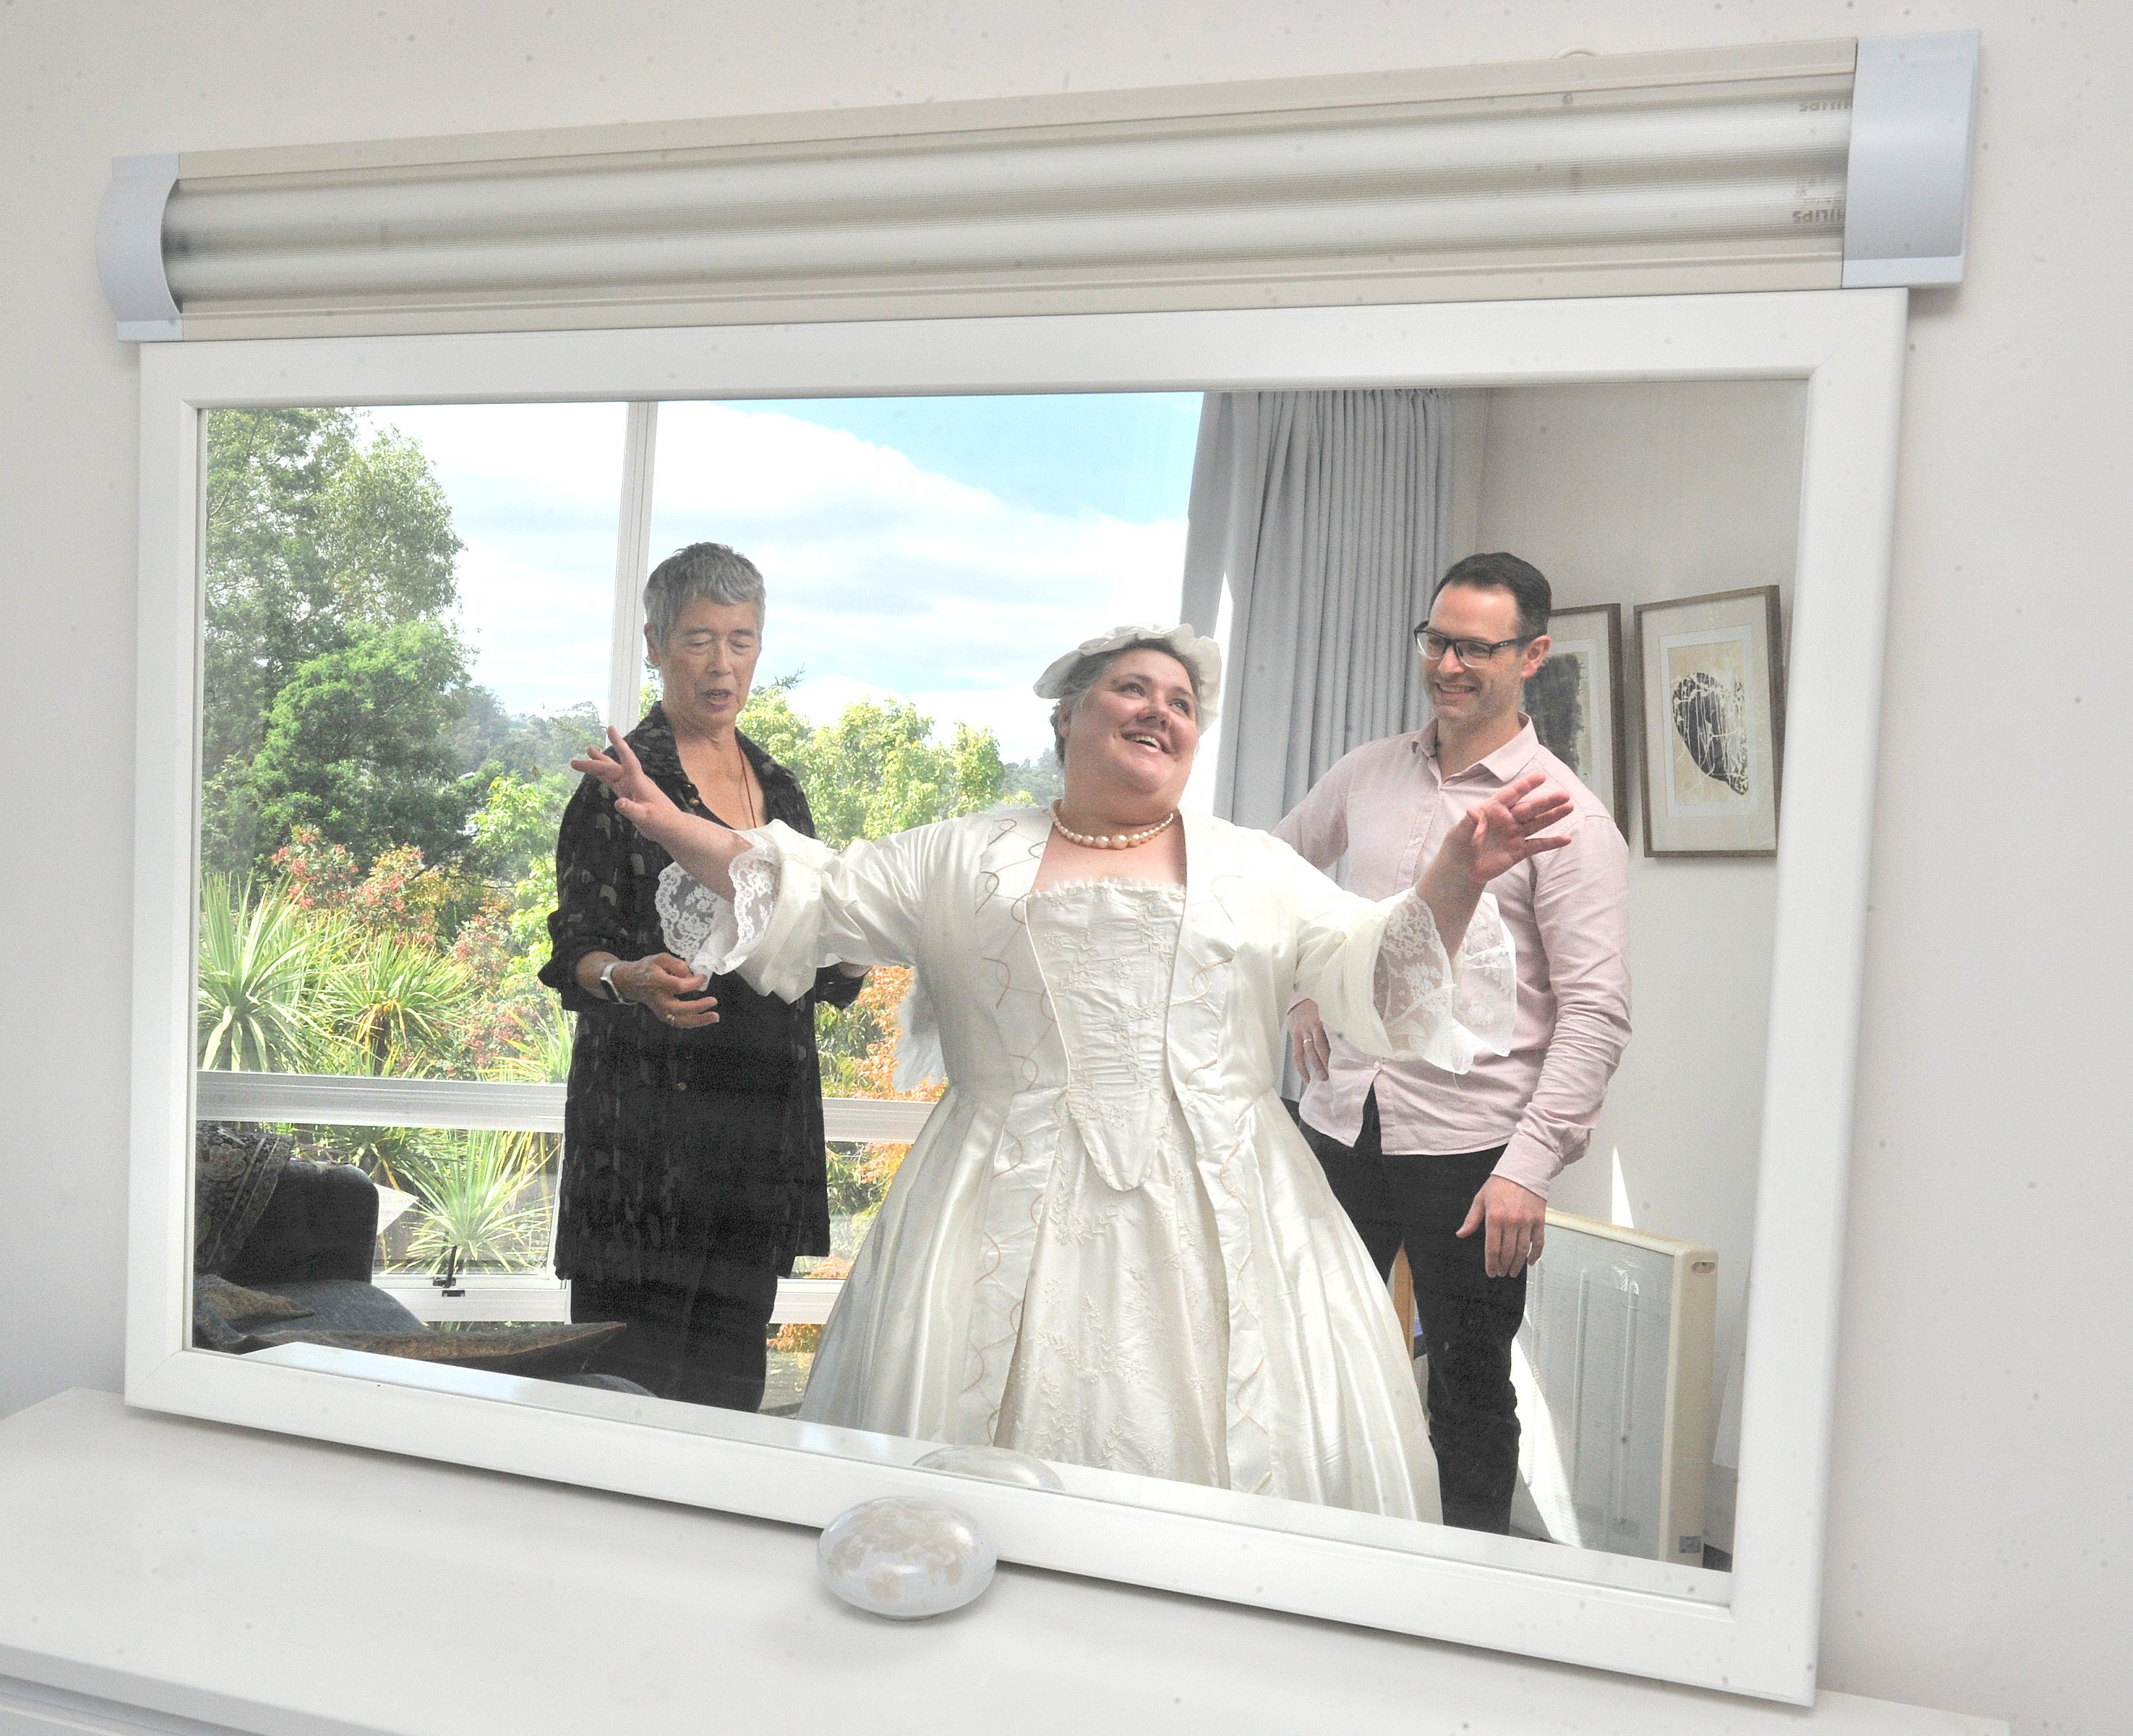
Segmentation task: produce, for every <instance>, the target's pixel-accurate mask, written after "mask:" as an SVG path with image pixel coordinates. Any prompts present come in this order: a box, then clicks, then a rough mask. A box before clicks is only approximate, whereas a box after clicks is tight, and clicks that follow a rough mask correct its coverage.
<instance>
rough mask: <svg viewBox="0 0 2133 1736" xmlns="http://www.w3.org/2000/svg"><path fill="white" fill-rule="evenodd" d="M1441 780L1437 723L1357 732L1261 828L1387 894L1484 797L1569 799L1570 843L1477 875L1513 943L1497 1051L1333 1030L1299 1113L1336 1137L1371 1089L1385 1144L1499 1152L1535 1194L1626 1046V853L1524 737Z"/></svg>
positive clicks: (1573, 1148) (1348, 1129)
mask: <svg viewBox="0 0 2133 1736" xmlns="http://www.w3.org/2000/svg"><path fill="white" fill-rule="evenodd" d="M1521 721H1522V722H1523V724H1524V728H1522V729H1520V730H1519V733H1518V734H1517V735H1516V736H1514V738H1512V739H1511V740H1510V741H1509V742H1507V743H1505V744H1504V745H1503V746H1502V747H1500V748H1498V749H1497V750H1496V751H1495V753H1491V754H1490V755H1489V756H1488V757H1487V758H1485V759H1482V760H1478V761H1476V762H1475V763H1474V764H1473V765H1471V766H1469V767H1467V768H1466V770H1465V771H1464V772H1460V773H1458V774H1457V776H1455V777H1444V776H1442V773H1441V772H1439V770H1438V768H1437V725H1436V724H1434V723H1432V724H1429V725H1428V726H1427V727H1426V728H1424V729H1421V730H1418V731H1417V732H1415V733H1413V734H1409V735H1395V736H1390V737H1388V738H1386V739H1385V740H1384V741H1379V742H1371V743H1367V744H1366V745H1365V746H1363V747H1360V748H1356V749H1355V752H1354V753H1351V754H1349V755H1347V756H1346V757H1345V758H1343V759H1342V760H1341V762H1340V763H1339V764H1337V765H1336V766H1335V767H1333V769H1332V770H1331V772H1327V774H1326V776H1325V777H1322V778H1321V779H1320V780H1319V781H1318V782H1317V785H1316V786H1314V787H1313V788H1312V791H1311V793H1310V794H1309V795H1308V796H1305V797H1304V798H1303V800H1302V801H1300V802H1298V804H1297V805H1296V807H1295V809H1294V810H1293V812H1292V813H1290V815H1288V818H1287V819H1285V820H1283V821H1282V823H1281V824H1280V825H1278V826H1277V827H1275V828H1274V832H1275V835H1276V836H1278V837H1279V838H1281V839H1284V840H1286V841H1287V842H1288V844H1292V845H1293V846H1294V847H1295V849H1297V851H1298V854H1301V855H1302V857H1303V858H1305V860H1307V861H1308V862H1312V863H1316V864H1317V866H1318V867H1320V868H1331V867H1332V865H1333V864H1334V863H1336V862H1337V861H1339V860H1340V859H1341V857H1343V856H1346V858H1348V870H1347V873H1346V877H1345V878H1346V884H1347V887H1348V889H1349V890H1350V891H1351V892H1359V893H1360V894H1361V895H1362V896H1363V897H1366V898H1389V897H1392V896H1393V894H1394V893H1395V892H1400V891H1403V890H1404V889H1405V888H1406V887H1410V886H1412V885H1413V884H1414V882H1415V877H1416V876H1417V875H1418V873H1420V872H1421V871H1422V868H1423V864H1424V863H1427V862H1428V860H1429V858H1431V857H1432V855H1434V854H1436V851H1437V845H1438V844H1439V843H1440V842H1441V841H1442V839H1443V837H1444V834H1445V833H1446V832H1447V830H1449V829H1450V828H1451V827H1452V825H1455V824H1456V823H1457V821H1458V820H1459V818H1460V817H1461V815H1463V814H1465V813H1466V810H1467V809H1469V808H1471V807H1472V806H1473V805H1474V804H1475V803H1476V802H1477V801H1481V799H1482V798H1483V797H1484V796H1486V795H1488V794H1489V793H1490V792H1491V791H1495V790H1497V789H1499V788H1500V787H1501V786H1504V785H1505V784H1508V783H1509V782H1511V781H1514V779H1517V778H1519V777H1523V776H1524V774H1525V773H1527V772H1546V773H1547V774H1548V781H1550V782H1551V783H1553V784H1555V785H1557V786H1559V787H1560V788H1562V789H1563V790H1565V791H1568V792H1569V795H1570V797H1571V800H1572V802H1574V803H1575V804H1576V806H1575V809H1574V811H1573V812H1572V815H1571V818H1570V819H1569V820H1567V821H1566V822H1564V824H1563V825H1561V826H1559V827H1555V828H1552V829H1551V830H1552V831H1553V832H1560V833H1564V834H1567V835H1568V836H1569V837H1570V839H1572V843H1571V844H1570V847H1569V848H1568V849H1562V850H1553V851H1550V852H1548V853H1547V854H1543V855H1540V856H1536V857H1534V858H1530V859H1529V860H1528V861H1525V862H1523V863H1520V864H1519V866H1518V867H1517V868H1513V869H1512V870H1511V871H1510V873H1508V874H1500V875H1499V876H1497V878H1495V879H1494V880H1492V881H1490V882H1489V890H1490V892H1493V893H1495V897H1496V902H1497V905H1498V906H1499V907H1500V909H1501V911H1502V912H1503V917H1504V921H1505V924H1506V925H1507V926H1509V929H1510V931H1511V935H1512V937H1513V939H1514V940H1515V941H1516V943H1517V945H1518V955H1519V956H1518V974H1519V1009H1518V1020H1517V1023H1516V1025H1515V1027H1514V1031H1513V1033H1512V1037H1511V1051H1510V1053H1509V1054H1508V1055H1489V1054H1482V1055H1479V1056H1476V1057H1475V1060H1474V1065H1473V1069H1472V1070H1471V1071H1470V1072H1467V1073H1464V1074H1454V1073H1447V1072H1444V1071H1442V1070H1441V1069H1438V1068H1436V1067H1432V1066H1431V1065H1429V1064H1428V1062H1426V1061H1389V1060H1379V1059H1378V1058H1377V1057H1376V1056H1369V1055H1365V1054H1363V1053H1361V1052H1360V1051H1358V1050H1356V1049H1355V1048H1353V1047H1351V1046H1350V1045H1348V1044H1347V1043H1346V1042H1343V1041H1341V1039H1340V1038H1339V1037H1338V1036H1335V1037H1333V1038H1331V1043H1330V1047H1331V1051H1332V1060H1331V1067H1330V1071H1331V1075H1332V1076H1331V1078H1330V1079H1327V1080H1312V1082H1311V1083H1310V1084H1308V1085H1307V1087H1306V1088H1305V1089H1304V1093H1303V1103H1302V1110H1303V1118H1304V1119H1305V1120H1306V1121H1307V1122H1309V1123H1311V1125H1312V1127H1314V1128H1317V1129H1318V1130H1319V1131H1320V1132H1323V1133H1330V1134H1331V1135H1332V1137H1334V1138H1336V1139H1338V1140H1341V1141H1342V1142H1345V1143H1347V1144H1351V1145H1352V1144H1353V1143H1354V1142H1355V1137H1356V1135H1357V1134H1358V1133H1359V1132H1360V1131H1361V1128H1362V1123H1363V1104H1364V1101H1365V1099H1367V1098H1368V1097H1369V1095H1370V1090H1371V1088H1372V1087H1373V1086H1375V1088H1376V1089H1377V1094H1378V1116H1379V1123H1380V1125H1381V1127H1382V1128H1383V1134H1384V1140H1383V1145H1384V1150H1385V1151H1387V1152H1415V1153H1419V1154H1422V1155H1425V1156H1440V1157H1442V1156H1451V1155H1453V1154H1455V1153H1460V1152H1485V1151H1487V1150H1489V1149H1490V1147H1494V1146H1499V1145H1500V1146H1502V1147H1505V1151H1504V1155H1503V1157H1502V1158H1501V1159H1500V1161H1498V1162H1497V1165H1496V1171H1495V1172H1496V1174H1498V1175H1499V1176H1505V1177H1506V1178H1508V1179H1509V1180H1510V1181H1515V1182H1517V1183H1518V1184H1519V1185H1520V1186H1521V1187H1525V1188H1530V1189H1531V1190H1533V1191H1534V1193H1536V1194H1538V1195H1540V1196H1541V1197H1542V1198H1543V1199H1546V1198H1547V1197H1548V1184H1549V1183H1550V1182H1551V1181H1553V1180H1554V1179H1555V1177H1556V1176H1558V1175H1559V1174H1561V1173H1562V1166H1564V1165H1565V1164H1567V1163H1575V1162H1576V1161H1577V1160H1578V1159H1579V1158H1580V1157H1583V1156H1584V1155H1585V1147H1586V1142H1587V1140H1589V1139H1590V1138H1591V1134H1592V1123H1594V1121H1596V1119H1597V1118H1599V1114H1600V1104H1601V1100H1602V1099H1604V1098H1605V1097H1606V1094H1607V1081H1608V1080H1610V1079H1611V1078H1612V1077H1613V1076H1614V1072H1615V1063H1616V1062H1618V1061H1619V1060H1621V1058H1622V1050H1623V1048H1624V1046H1625V1045H1626V1044H1627V1043H1628V1042H1629V1041H1630V964H1629V949H1630V853H1629V847H1628V846H1627V845H1626V844H1624V843H1623V841H1622V834H1621V833H1620V830H1617V828H1616V827H1615V821H1614V819H1613V816H1612V815H1610V814H1609V813H1608V812H1607V810H1606V808H1605V807H1604V806H1602V805H1601V802H1600V799H1599V798H1598V797H1597V796H1595V795H1593V793H1592V792H1591V791H1590V790H1588V789H1587V788H1586V787H1585V786H1584V785H1583V784H1582V783H1581V782H1579V781H1578V779H1577V774H1576V773H1575V772H1572V770H1571V769H1570V768H1569V767H1567V766H1566V765H1564V764H1563V762H1562V761H1561V760H1559V759H1558V758H1557V757H1555V756H1554V755H1553V753H1549V752H1548V749H1547V748H1543V747H1542V746H1541V744H1540V742H1539V740H1538V738H1537V737H1536V736H1535V735H1534V728H1533V724H1532V721H1531V720H1530V719H1521Z"/></svg>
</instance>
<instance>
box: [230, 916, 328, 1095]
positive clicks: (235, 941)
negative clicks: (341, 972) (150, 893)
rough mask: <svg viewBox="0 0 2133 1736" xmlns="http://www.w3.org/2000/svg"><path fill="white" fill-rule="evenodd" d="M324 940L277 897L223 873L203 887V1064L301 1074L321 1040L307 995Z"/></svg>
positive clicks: (308, 921) (312, 923) (307, 920)
mask: <svg viewBox="0 0 2133 1736" xmlns="http://www.w3.org/2000/svg"><path fill="white" fill-rule="evenodd" d="M325 945H326V937H325V934H324V932H323V931H321V929H320V926H319V925H318V924H317V923H316V922H315V921H312V919H311V917H309V916H307V915H306V913H305V912H304V911H301V910H300V909H298V908H297V907H296V906H295V905H294V904H292V903H291V902H290V901H289V900H288V898H287V897H285V896H283V895H282V894H280V893H277V892H267V893H262V895H261V896H259V897H258V898H256V899H255V898H254V897H253V894H252V888H251V886H250V884H249V883H248V882H244V883H238V884H233V883H232V882H230V881H229V880H228V879H227V878H224V877H223V876H222V875H219V874H210V875H209V876H208V877H207V879H206V882H205V885H204V886H203V887H202V888H201V900H200V1001H199V1012H200V1065H201V1066H203V1067H210V1068H224V1069H228V1070H240V1071H246V1072H258V1073H277V1072H285V1071H289V1072H293V1071H299V1070H301V1069H302V1068H303V1066H304V1065H305V1062H306V1059H307V1058H308V1056H310V1054H311V1050H312V1048H313V1046H315V1043H316V1042H317V1041H318V1036H319V1032H318V1027H317V1026H316V1024H315V1022H314V1021H313V1020H312V1018H311V1014H310V1012H308V1010H307V1009H306V1006H305V998H306V994H307V993H308V992H309V991H310V989H311V985H312V983H313V981H314V979H315V977H316V974H317V973H318V969H319V966H320V959H321V955H322V953H323V952H324V950H325Z"/></svg>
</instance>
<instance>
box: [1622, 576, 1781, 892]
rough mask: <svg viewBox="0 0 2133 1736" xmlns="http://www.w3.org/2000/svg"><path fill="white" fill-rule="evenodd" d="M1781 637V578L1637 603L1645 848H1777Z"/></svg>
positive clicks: (1742, 852)
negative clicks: (1752, 586) (1751, 585)
mask: <svg viewBox="0 0 2133 1736" xmlns="http://www.w3.org/2000/svg"><path fill="white" fill-rule="evenodd" d="M1637 656H1638V661H1639V666H1640V668H1641V669H1642V671H1643V682H1642V685H1643V689H1644V728H1643V729H1642V730H1641V731H1640V732H1639V758H1640V760H1641V761H1642V762H1643V766H1644V854H1646V855H1647V856H1773V855H1775V854H1777V849H1778V790H1779V779H1780V772H1781V771H1782V769H1783V766H1784V690H1785V687H1784V673H1783V670H1782V666H1781V665H1782V659H1781V657H1780V655H1779V621H1778V588H1777V586H1775V585H1774V584H1765V585H1758V586H1756V587H1755V589H1750V590H1741V591H1717V592H1714V593H1713V594H1711V595H1710V596H1707V597H1681V598H1677V599H1674V600H1673V601H1672V602H1668V603H1640V604H1638V605H1637Z"/></svg>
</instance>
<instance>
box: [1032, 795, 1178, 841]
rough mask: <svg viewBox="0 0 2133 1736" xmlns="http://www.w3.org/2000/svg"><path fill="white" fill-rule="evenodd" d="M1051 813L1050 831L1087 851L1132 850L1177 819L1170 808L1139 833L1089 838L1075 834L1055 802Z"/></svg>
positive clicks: (1175, 811)
mask: <svg viewBox="0 0 2133 1736" xmlns="http://www.w3.org/2000/svg"><path fill="white" fill-rule="evenodd" d="M1051 812H1052V830H1055V831H1057V833H1058V834H1059V835H1060V836H1061V837H1062V838H1063V839H1066V841H1067V842H1068V843H1069V844H1080V845H1081V847H1082V849H1088V850H1129V849H1133V848H1134V846H1135V845H1136V844H1146V843H1147V842H1148V839H1151V838H1153V837H1154V836H1155V835H1156V834H1158V832H1161V831H1163V830H1164V829H1165V828H1166V827H1168V825H1169V824H1170V823H1171V821H1172V820H1175V819H1177V809H1175V808H1172V810H1170V811H1169V812H1168V814H1166V815H1163V818H1162V819H1160V820H1158V821H1156V823H1155V824H1154V825H1152V826H1148V827H1146V828H1144V830H1140V831H1138V832H1119V833H1115V834H1112V835H1111V836H1110V837H1095V838H1091V836H1089V834H1086V832H1077V831H1076V830H1073V829H1072V828H1071V826H1069V825H1067V824H1066V821H1065V820H1062V819H1061V818H1060V817H1059V804H1058V803H1057V802H1056V801H1055V802H1053V803H1052V810H1051Z"/></svg>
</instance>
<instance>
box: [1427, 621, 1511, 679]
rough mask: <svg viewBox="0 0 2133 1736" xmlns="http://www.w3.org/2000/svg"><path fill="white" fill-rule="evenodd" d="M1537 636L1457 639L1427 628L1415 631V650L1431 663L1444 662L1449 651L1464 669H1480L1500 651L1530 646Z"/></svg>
mask: <svg viewBox="0 0 2133 1736" xmlns="http://www.w3.org/2000/svg"><path fill="white" fill-rule="evenodd" d="M1535 637H1537V636H1536V635H1534V634H1533V633H1527V634H1525V635H1524V637H1520V638H1516V639H1455V638H1452V637H1450V635H1448V634H1446V633H1440V632H1431V631H1430V629H1429V628H1427V627H1418V628H1415V630H1414V644H1415V649H1416V650H1418V651H1419V652H1421V653H1422V654H1423V656H1424V657H1426V658H1428V660H1429V661H1431V662H1432V663H1437V662H1441V661H1443V657H1444V654H1445V652H1447V651H1448V652H1451V653H1452V655H1453V656H1456V657H1457V658H1458V659H1459V663H1460V666H1461V668H1464V669H1479V668H1481V666H1482V665H1484V664H1485V663H1488V662H1490V661H1493V660H1494V658H1495V655H1496V653H1497V652H1500V651H1508V650H1509V649H1510V647H1512V646H1514V645H1530V644H1532V643H1533V642H1534V638H1535Z"/></svg>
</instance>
